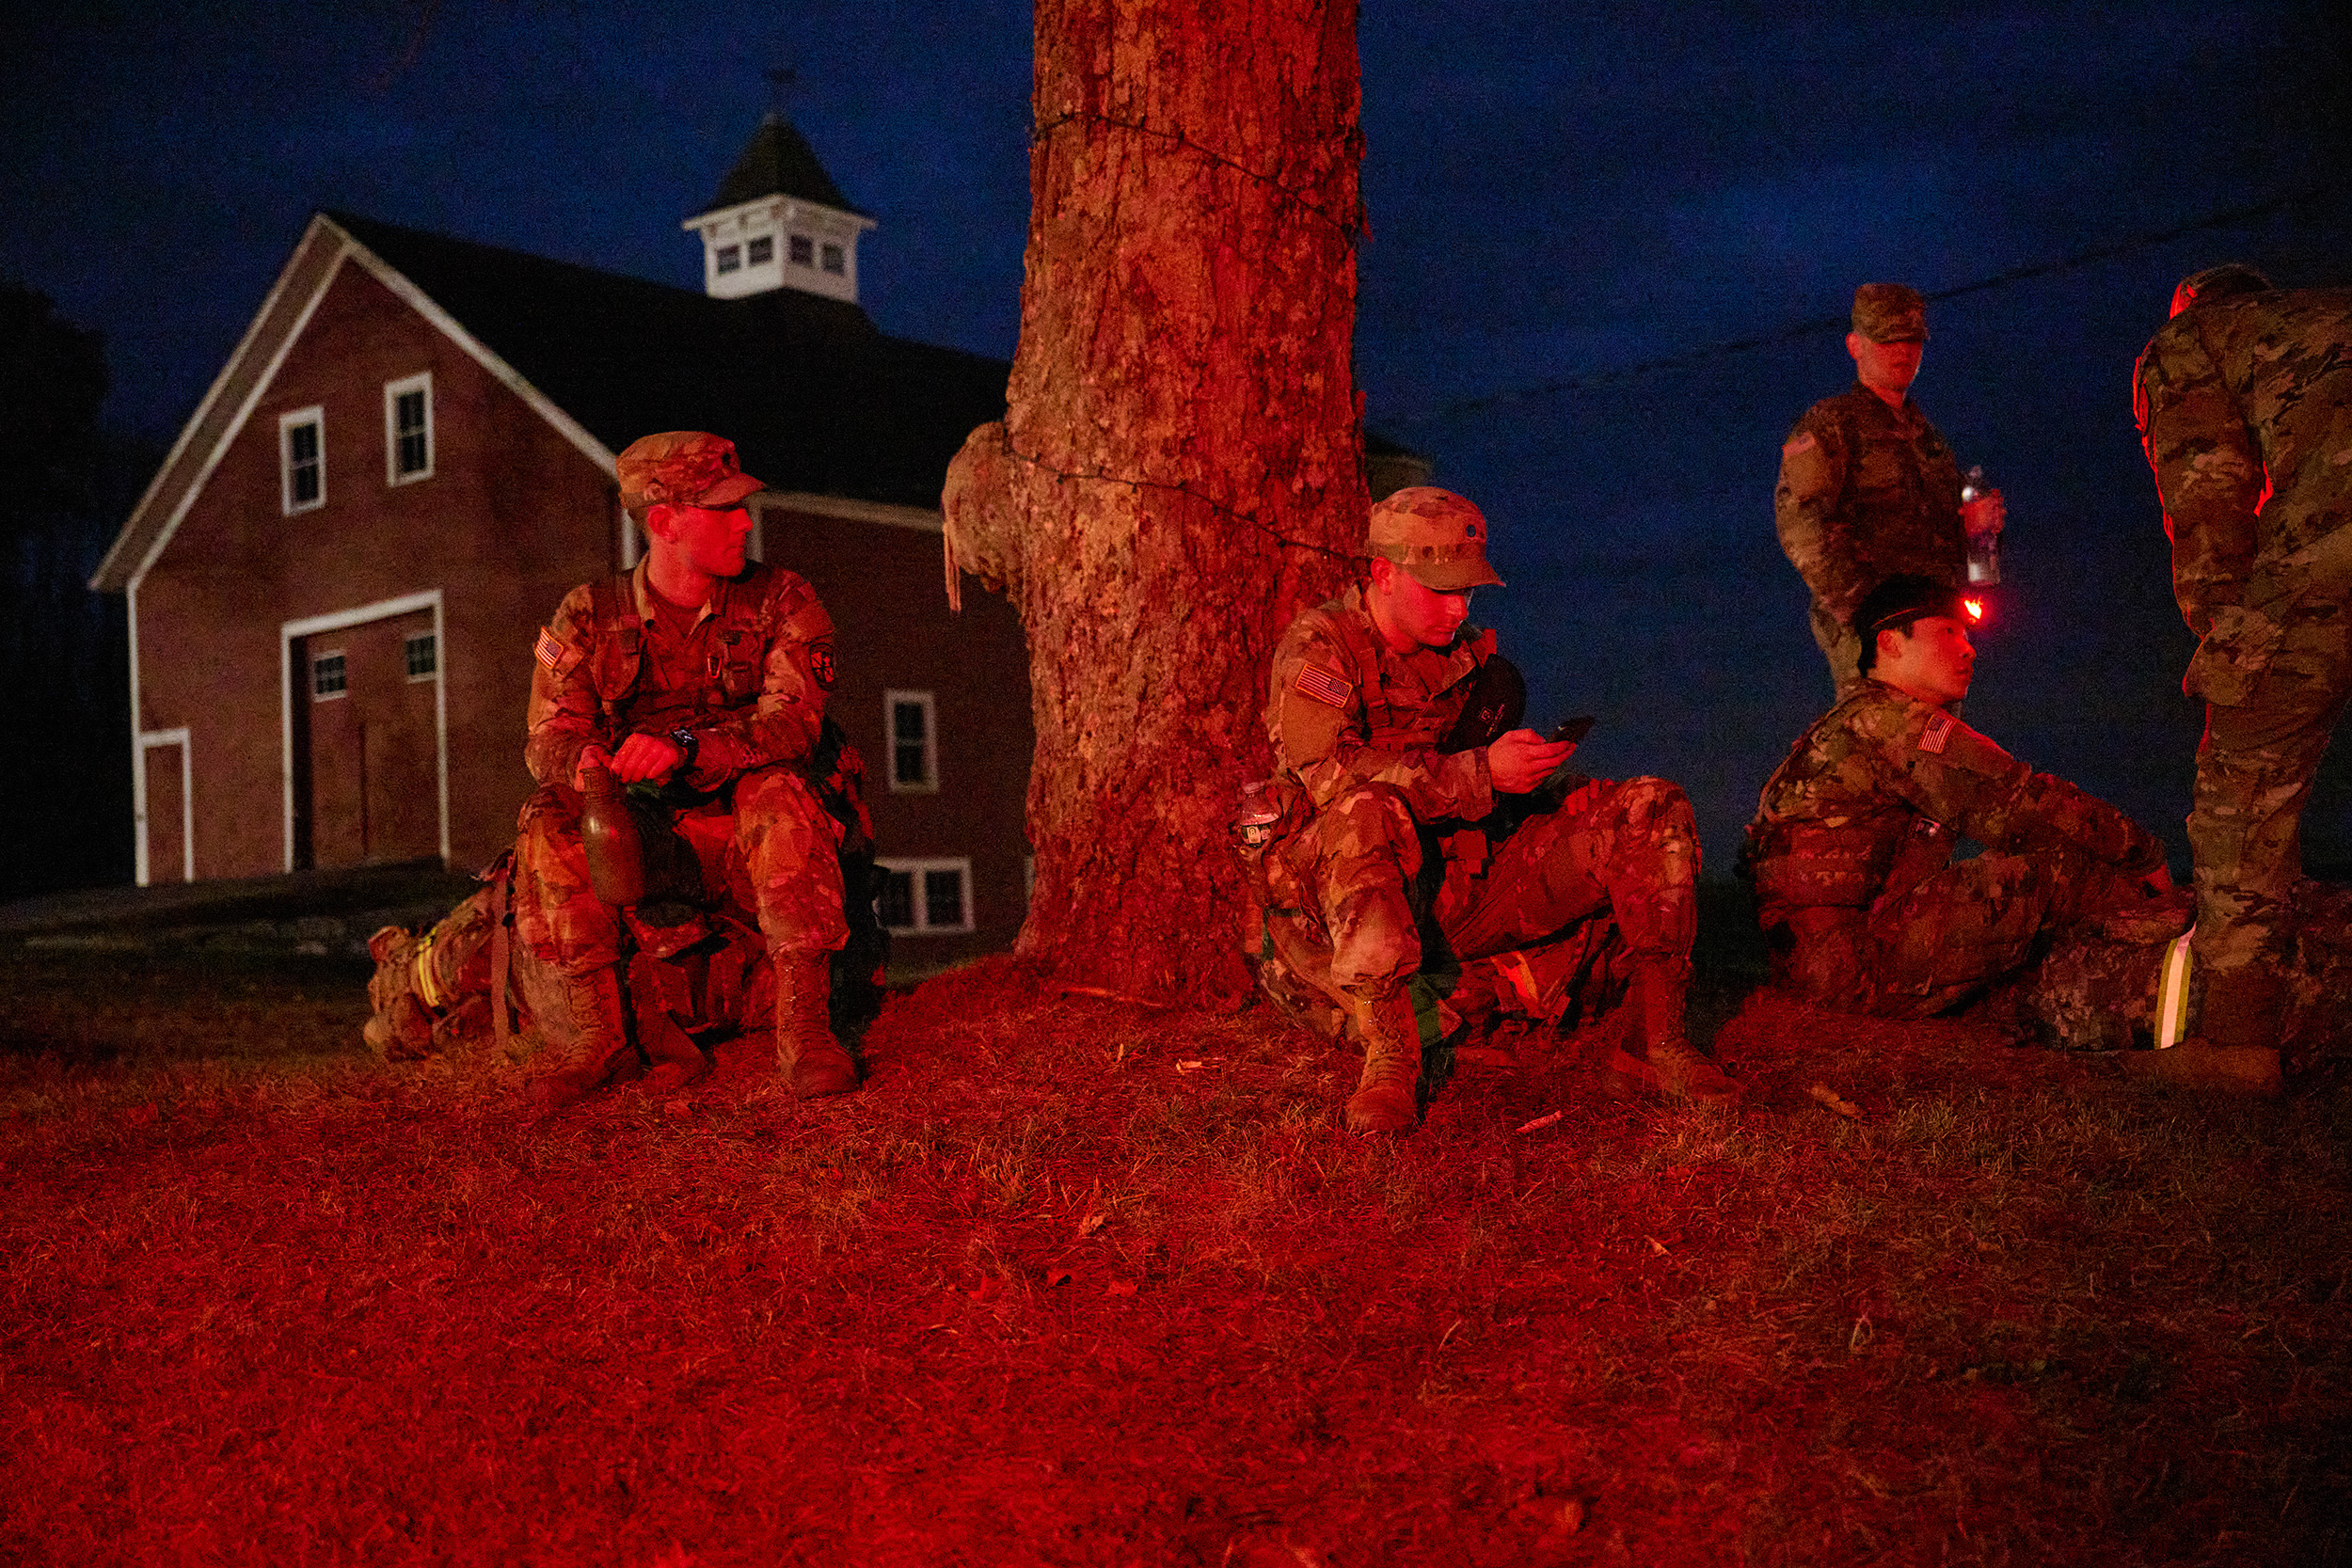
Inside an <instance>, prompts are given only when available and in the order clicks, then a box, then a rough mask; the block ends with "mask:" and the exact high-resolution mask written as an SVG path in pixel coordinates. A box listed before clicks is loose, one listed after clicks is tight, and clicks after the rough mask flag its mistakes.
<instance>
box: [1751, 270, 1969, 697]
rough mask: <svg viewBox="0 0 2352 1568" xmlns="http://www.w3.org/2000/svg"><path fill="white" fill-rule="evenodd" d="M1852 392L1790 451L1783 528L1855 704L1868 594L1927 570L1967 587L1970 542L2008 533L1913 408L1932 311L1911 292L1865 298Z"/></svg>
mask: <svg viewBox="0 0 2352 1568" xmlns="http://www.w3.org/2000/svg"><path fill="white" fill-rule="evenodd" d="M1852 321H1853V330H1852V331H1851V332H1849V333H1847V334H1846V352H1847V353H1848V354H1849V355H1851V356H1853V362H1854V373H1855V380H1854V384H1853V386H1852V387H1851V388H1848V389H1847V390H1846V391H1843V392H1840V393H1839V394H1838V395H1837V396H1836V397H1832V398H1823V399H1822V400H1821V401H1820V402H1819V403H1817V404H1814V405H1813V406H1812V407H1810V408H1808V409H1806V410H1805V412H1804V418H1803V419H1800V420H1798V421H1797V424H1796V428H1795V429H1794V430H1792V431H1790V432H1789V435H1788V443H1787V444H1786V445H1785V446H1783V447H1782V448H1781V449H1780V482H1779V483H1778V484H1777V485H1776V486H1774V488H1773V491H1772V521H1773V524H1774V526H1775V527H1776V528H1777V529H1778V530H1779V532H1780V547H1781V548H1782V549H1783V550H1785V551H1787V552H1788V560H1789V562H1791V563H1792V564H1794V565H1795V567H1796V568H1797V572H1798V574H1799V575H1800V576H1802V577H1803V578H1804V584H1805V586H1806V587H1807V588H1809V589H1811V590H1812V591H1813V639H1814V641H1816V642H1818V643H1820V647H1821V653H1822V655H1823V657H1826V658H1827V659H1828V660H1829V673H1830V679H1831V680H1832V681H1833V682H1834V683H1835V684H1836V689H1837V695H1839V696H1840V697H1843V696H1844V695H1846V693H1848V692H1849V691H1851V690H1852V689H1854V687H1855V685H1856V684H1857V683H1858V682H1859V681H1860V680H1861V678H1862V677H1861V675H1860V674H1859V673H1857V663H1858V660H1859V657H1860V655H1861V645H1860V643H1859V642H1858V641H1856V640H1855V638H1854V636H1853V633H1852V631H1851V627H1850V625H1849V623H1850V622H1851V620H1852V618H1853V611H1854V606H1855V605H1856V604H1858V603H1860V602H1861V599H1862V595H1863V594H1866V593H1867V592H1869V590H1870V588H1871V587H1872V586H1873V585H1874V584H1876V583H1878V582H1880V581H1882V580H1883V579H1884V578H1890V577H1894V576H1896V575H1897V574H1899V573H1915V574H1917V575H1919V576H1921V577H1926V578H1933V579H1934V580H1935V581H1937V582H1941V583H1948V584H1952V585H1955V586H1956V585H1958V584H1959V582H1960V581H1961V579H1962V576H1963V572H1964V571H1965V569H1966V565H1967V558H1968V535H1969V534H1970V533H1971V532H1975V533H1979V534H1984V533H1997V532H1998V531H2000V528H2001V523H2002V519H2003V516H2004V513H2003V509H2002V505H2001V495H2000V492H1999V491H1997V490H1994V491H1988V492H1987V493H1986V494H1984V495H1982V496H1979V497H1978V498H1977V499H1974V500H1972V501H1970V502H1968V503H1967V504H1966V505H1965V506H1963V505H1962V503H1961V499H1960V466H1959V464H1958V463H1956V462H1955V461H1954V460H1953V458H1952V451H1951V448H1949V447H1947V446H1946V445H1945V444H1944V437H1943V436H1940V435H1938V434H1937V433H1936V429H1935V426H1933V425H1932V424H1930V423H1929V422H1928V417H1927V416H1926V415H1925V414H1923V413H1921V412H1920V411H1919V405H1918V404H1916V403H1914V402H1913V401H1912V400H1911V395H1910V393H1911V384H1912V382H1913V380H1914V379H1915V378H1916V377H1917V375H1918V374H1919V361H1920V358H1921V356H1922V355H1923V354H1924V352H1925V350H1926V347H1927V341H1928V315H1927V304H1926V302H1925V301H1924V300H1922V299H1921V298H1920V297H1919V295H1918V293H1917V292H1916V291H1915V290H1912V289H1908V288H1905V287H1904V286H1903V285H1902V284H1900V283H1865V284H1864V285H1862V287H1861V288H1859V289H1856V290H1855V291H1854V296H1853V316H1852Z"/></svg>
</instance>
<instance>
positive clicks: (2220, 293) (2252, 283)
mask: <svg viewBox="0 0 2352 1568" xmlns="http://www.w3.org/2000/svg"><path fill="white" fill-rule="evenodd" d="M2269 290H2270V279H2269V278H2267V277H2264V276H2263V275H2262V274H2261V273H2258V272H2256V271H2255V270H2254V269H2253V268H2252V267H2249V266H2248V265H2247V264H2246V263H2245V262H2243V261H2224V262H2222V263H2221V264H2220V265H2219V266H2217V267H2207V268H2206V269H2205V270H2204V271H2202V272H2192V273H2190V274H2189V275H2188V276H2187V277H2184V278H2182V279H2181V284H2180V287H2179V288H2176V289H2174V290H2173V291H2172V313H2173V314H2174V315H2176V316H2177V315H2179V314H2180V313H2181V312H2182V311H2184V310H2185V309H2188V308H2189V307H2190V306H2192V305H2204V304H2207V303H2210V302H2211V301H2213V300H2217V299H2227V298H2229V297H2230V296H2231V295H2232V294H2259V293H2268V292H2269Z"/></svg>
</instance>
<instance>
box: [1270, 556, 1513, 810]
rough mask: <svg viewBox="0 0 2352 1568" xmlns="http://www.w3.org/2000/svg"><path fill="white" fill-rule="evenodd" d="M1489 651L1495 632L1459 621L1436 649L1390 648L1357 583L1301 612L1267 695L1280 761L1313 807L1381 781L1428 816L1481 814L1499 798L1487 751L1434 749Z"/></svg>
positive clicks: (1278, 653) (1277, 656)
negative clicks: (1407, 651)
mask: <svg viewBox="0 0 2352 1568" xmlns="http://www.w3.org/2000/svg"><path fill="white" fill-rule="evenodd" d="M1494 650H1495V634H1494V633H1493V632H1491V631H1476V630H1473V629H1471V628H1470V627H1468V626H1465V627H1463V628H1462V632H1461V635H1460V636H1459V637H1457V638H1456V639H1455V640H1454V646H1453V647H1452V648H1451V649H1450V650H1448V651H1447V652H1445V653H1443V654H1435V653H1429V654H1422V655H1418V656H1414V657H1406V655H1403V654H1399V653H1396V652H1394V651H1392V650H1391V648H1390V647H1389V645H1388V644H1387V643H1385V642H1383V641H1381V640H1380V633H1379V630H1378V628H1377V627H1375V626H1374V625H1373V621H1372V612H1371V611H1370V610H1366V609H1365V608H1364V594H1363V590H1362V589H1360V588H1351V589H1349V590H1348V591H1347V593H1346V594H1344V595H1343V596H1342V597H1340V598H1337V599H1333V600H1331V601H1330V602H1329V603H1327V604H1323V605H1318V606H1316V607H1315V608H1314V609H1312V610H1304V611H1302V612H1301V613H1300V614H1299V617H1298V619H1297V620H1295V621H1293V622H1292V623H1291V625H1290V629H1289V630H1287V631H1285V632H1284V633H1283V634H1282V641H1281V643H1280V644H1279V646H1278V647H1277V648H1276V649H1275V651H1274V670H1273V676H1272V680H1271V682H1270V684H1269V689H1268V691H1267V695H1266V710H1265V724H1266V734H1267V736H1269V737H1270V738H1271V739H1272V740H1273V742H1274V759H1275V765H1276V767H1277V768H1278V769H1279V772H1280V774H1281V775H1283V776H1286V777H1288V778H1291V779H1294V780H1295V781H1296V782H1297V783H1298V784H1299V785H1300V786H1301V787H1302V788H1303V789H1304V790H1305V791H1306V795H1307V799H1308V800H1309V801H1310V802H1311V804H1312V805H1313V806H1314V807H1315V808H1316V809H1317V810H1320V809H1321V808H1323V807H1324V806H1327V805H1328V804H1330V803H1331V801H1332V800H1336V799H1337V798H1338V797H1339V796H1340V795H1341V794H1342V793H1343V791H1345V790H1347V789H1348V788H1350V787H1352V786H1354V785H1357V784H1390V785H1392V786H1393V787H1394V788H1395V789H1396V790H1397V791H1398V792H1399V793H1400V794H1402V795H1403V796H1404V798H1405V803H1406V805H1407V806H1409V807H1410V808H1411V809H1412V813H1413V816H1415V817H1416V818H1417V819H1419V820H1420V821H1422V822H1423V823H1433V822H1438V821H1440V820H1444V819H1448V818H1451V819H1454V820H1457V821H1461V822H1475V821H1477V820H1479V819H1480V818H1482V817H1484V816H1487V815H1488V814H1489V813H1491V812H1492V811H1493V810H1494V806H1495V796H1494V780H1493V777H1492V776H1491V775H1490V774H1489V773H1488V772H1487V770H1486V752H1485V750H1484V749H1483V748H1476V747H1473V748H1472V749H1470V751H1466V752H1450V753H1449V752H1439V751H1438V749H1437V748H1438V742H1439V741H1441V740H1442V739H1444V737H1445V735H1446V732H1447V731H1448V730H1450V729H1452V728H1453V727H1454V721H1455V720H1456V719H1457V718H1459V717H1460V716H1461V712H1462V709H1463V707H1464V706H1465V705H1467V704H1468V703H1469V701H1470V684H1471V683H1470V677H1471V676H1472V675H1473V674H1475V673H1477V670H1478V666H1479V665H1480V664H1481V663H1483V662H1485V660H1486V657H1488V656H1489V655H1491V654H1492V653H1493V652H1494Z"/></svg>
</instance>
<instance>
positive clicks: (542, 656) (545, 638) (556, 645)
mask: <svg viewBox="0 0 2352 1568" xmlns="http://www.w3.org/2000/svg"><path fill="white" fill-rule="evenodd" d="M532 653H533V654H534V655H536V656H537V657H538V660H539V662H540V663H542V664H544V665H546V666H547V667H548V670H549V671H550V672H551V673H555V674H559V675H560V674H562V673H564V644H563V643H561V642H559V641H556V640H555V633H554V632H553V631H551V630H549V629H548V627H546V626H541V627H540V628H539V642H538V645H537V646H536V647H534V648H533V649H532Z"/></svg>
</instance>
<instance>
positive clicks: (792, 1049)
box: [769, 949, 857, 1100]
mask: <svg viewBox="0 0 2352 1568" xmlns="http://www.w3.org/2000/svg"><path fill="white" fill-rule="evenodd" d="M769 958H770V960H771V962H772V963H773V964H774V965H775V971H776V1067H777V1068H778V1069H779V1070H781V1071H782V1072H783V1073H784V1075H785V1079H786V1081H787V1083H789V1084H790V1085H792V1092H793V1093H794V1094H795V1095H798V1096H799V1097H800V1098H801V1099H803V1100H818V1099H821V1098H823V1097H824V1096H826V1095H830V1094H848V1093H849V1092H850V1090H852V1089H854V1088H856V1087H857V1064H856V1063H854V1062H852V1061H850V1053H848V1052H847V1051H844V1050H842V1049H841V1042H840V1041H839V1040H837V1039H835V1038H834V1033H833V1023H832V1020H831V1019H830V1018H829V1017H828V1015H827V1008H828V1007H829V1006H830V1005H831V1003H832V1000H833V955H832V954H830V953H800V952H790V951H786V950H782V949H779V950H777V951H775V952H773V953H771V954H770V955H769Z"/></svg>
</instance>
